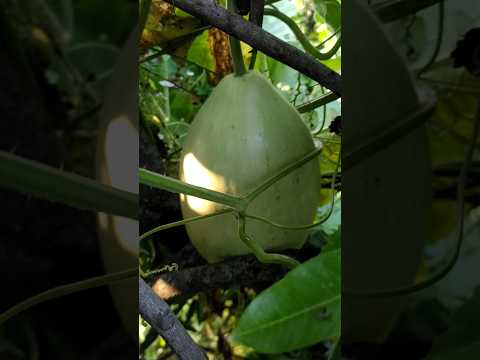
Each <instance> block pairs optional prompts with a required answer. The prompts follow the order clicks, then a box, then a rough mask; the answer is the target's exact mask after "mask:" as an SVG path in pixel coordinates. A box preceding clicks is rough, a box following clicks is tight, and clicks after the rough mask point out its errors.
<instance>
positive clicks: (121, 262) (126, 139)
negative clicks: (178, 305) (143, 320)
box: [96, 30, 139, 341]
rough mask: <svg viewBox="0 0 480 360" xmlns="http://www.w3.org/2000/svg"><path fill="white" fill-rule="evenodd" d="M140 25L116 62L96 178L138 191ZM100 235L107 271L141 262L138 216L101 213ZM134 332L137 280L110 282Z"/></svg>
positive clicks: (103, 118)
mask: <svg viewBox="0 0 480 360" xmlns="http://www.w3.org/2000/svg"><path fill="white" fill-rule="evenodd" d="M138 37H139V35H138V30H135V31H133V32H132V34H131V35H130V38H129V39H128V42H127V43H126V45H125V47H124V48H123V50H122V52H121V53H120V55H119V57H118V61H117V64H116V65H115V68H114V71H113V74H112V77H111V81H110V84H109V86H108V88H107V91H106V95H105V98H104V103H103V108H102V111H101V113H100V121H101V124H100V129H99V134H98V139H97V159H96V170H97V178H98V179H99V181H101V182H102V183H104V184H107V185H110V186H113V187H116V188H119V189H121V190H126V191H130V192H133V193H138V176H137V174H138V107H137V96H138V95H137V93H138V80H137V79H138ZM97 228H98V237H99V241H100V248H101V253H102V258H103V263H104V267H105V270H106V272H107V273H111V272H117V271H123V270H127V269H129V268H132V267H136V266H138V221H136V220H132V219H127V218H122V217H118V216H112V215H108V214H104V213H99V214H98V227H97ZM110 290H111V292H112V296H113V301H114V304H115V307H116V309H117V311H118V312H119V314H120V316H121V319H122V321H123V324H124V325H125V327H126V329H127V330H128V332H129V334H130V336H132V338H133V339H134V340H135V341H138V312H137V311H138V280H137V279H135V278H134V279H129V280H126V281H122V282H120V283H118V284H115V285H112V286H111V287H110Z"/></svg>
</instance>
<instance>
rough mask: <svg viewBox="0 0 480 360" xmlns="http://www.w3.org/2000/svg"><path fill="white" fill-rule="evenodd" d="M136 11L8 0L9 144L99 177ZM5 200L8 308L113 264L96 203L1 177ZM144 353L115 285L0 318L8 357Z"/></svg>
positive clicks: (3, 106)
mask: <svg viewBox="0 0 480 360" xmlns="http://www.w3.org/2000/svg"><path fill="white" fill-rule="evenodd" d="M137 17H138V4H137V2H136V1H127V0H112V1H108V2H98V1H91V0H86V1H73V0H71V1H70V0H62V1H58V0H31V1H15V0H6V1H4V2H2V13H1V14H0V27H1V32H0V41H1V43H2V52H1V55H0V66H1V67H2V73H1V79H2V84H3V85H2V88H1V90H0V110H1V112H2V121H1V123H0V149H1V150H2V151H7V152H11V153H13V154H15V155H17V156H21V157H24V158H27V159H31V160H35V161H38V162H41V163H44V164H47V165H50V166H52V167H55V168H59V169H63V170H65V171H66V172H73V173H77V174H80V175H83V176H86V177H89V178H95V170H94V169H95V148H96V141H97V139H96V135H97V133H96V131H97V127H98V119H99V118H98V112H99V110H100V107H101V105H102V102H103V92H104V89H105V84H106V83H107V81H108V78H109V76H110V74H111V71H112V69H113V66H114V63H115V61H116V58H117V55H118V53H119V49H120V48H121V46H123V44H124V42H125V40H126V38H127V36H128V35H129V34H130V32H131V31H132V29H133V27H134V25H135V24H136V22H137ZM132 70H133V69H132ZM0 176H1V170H0ZM0 203H1V204H2V209H3V212H2V214H3V215H2V226H1V227H0V238H1V239H2V240H1V241H0V273H1V274H2V279H3V281H4V284H3V286H4V287H3V290H2V292H1V296H0V308H1V309H0V312H3V311H5V310H6V309H8V308H9V307H11V306H12V305H14V304H16V303H19V302H20V301H22V300H25V299H26V298H29V297H31V296H33V295H37V294H38V293H40V292H42V291H45V290H47V289H50V288H52V287H55V286H60V285H64V284H68V283H72V282H75V281H80V280H84V279H87V278H91V277H94V276H98V275H99V274H103V273H104V270H103V264H102V259H101V256H100V252H99V246H98V242H97V238H96V221H95V216H96V214H95V213H94V212H90V211H81V210H77V209H74V208H71V207H68V206H64V205H61V204H57V203H52V202H49V201H46V200H42V199H37V198H35V197H32V196H29V195H25V194H20V193H16V192H12V191H7V190H3V189H1V190H0ZM137 354H138V349H137V347H136V344H135V342H134V341H133V340H132V339H131V338H129V337H128V334H127V333H126V331H125V330H124V329H123V327H122V325H121V322H120V319H119V317H118V314H117V313H116V311H115V310H114V307H113V303H112V300H111V296H110V293H109V290H108V288H107V287H104V288H99V289H93V290H89V291H86V292H82V293H79V294H76V295H73V296H67V297H64V298H61V299H58V300H54V301H51V302H47V303H45V304H42V305H39V306H38V307H35V308H32V309H31V310H29V311H26V312H25V313H23V314H21V315H19V316H18V317H15V318H13V319H12V320H11V321H9V322H7V323H5V324H2V325H1V326H0V358H1V359H11V360H23V359H32V360H33V359H50V360H55V359H73V360H74V359H88V360H94V359H105V358H116V359H130V358H132V357H134V356H137Z"/></svg>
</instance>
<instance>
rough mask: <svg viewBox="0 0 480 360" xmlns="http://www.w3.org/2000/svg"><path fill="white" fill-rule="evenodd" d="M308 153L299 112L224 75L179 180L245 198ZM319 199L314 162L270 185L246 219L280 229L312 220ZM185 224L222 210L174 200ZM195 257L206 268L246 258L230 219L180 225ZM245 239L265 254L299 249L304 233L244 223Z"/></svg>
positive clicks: (246, 80) (195, 127) (193, 134)
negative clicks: (201, 259)
mask: <svg viewBox="0 0 480 360" xmlns="http://www.w3.org/2000/svg"><path fill="white" fill-rule="evenodd" d="M314 148H315V146H314V143H313V140H312V138H311V135H310V132H309V131H308V128H307V127H306V125H305V124H304V123H303V121H302V119H301V117H300V115H299V114H298V112H297V111H296V110H295V109H294V108H293V107H292V106H291V105H290V104H289V103H288V102H287V101H286V100H285V99H284V98H283V97H282V95H281V94H280V93H279V92H278V90H277V89H275V88H274V87H273V86H272V84H271V83H270V82H269V81H268V80H267V79H265V78H264V77H263V76H262V75H260V74H258V73H256V72H252V71H251V72H248V73H246V74H244V75H242V76H234V75H233V74H232V75H228V76H227V77H225V78H224V79H223V80H222V81H221V82H220V83H219V84H218V85H217V87H216V88H215V89H214V91H213V92H212V94H211V95H210V97H209V98H208V99H207V101H206V102H205V103H204V105H203V106H202V108H201V109H200V111H199V112H198V114H197V116H196V117H195V119H194V121H193V123H192V125H191V127H190V130H189V133H188V135H187V138H186V140H185V144H184V146H183V151H182V156H181V161H180V179H181V180H182V181H185V182H187V183H190V184H193V185H198V186H202V187H206V188H209V189H211V190H215V191H219V192H224V193H228V194H231V195H245V194H247V193H248V192H249V191H251V190H252V189H254V188H255V187H256V186H257V185H259V184H260V183H261V182H262V181H263V180H265V179H266V178H268V177H270V176H272V175H273V174H274V173H275V172H277V171H278V170H279V169H281V168H283V167H284V166H286V165H288V164H291V163H292V162H294V161H295V160H297V159H299V158H301V157H302V156H305V155H306V154H308V153H309V152H311V151H313V150H314ZM319 196H320V168H319V163H318V160H317V159H314V160H311V161H310V162H308V163H307V164H305V165H303V166H302V167H300V168H298V169H296V170H294V171H293V172H292V173H290V174H289V175H287V176H286V177H284V178H282V179H281V180H280V181H278V182H277V183H275V184H273V185H272V186H271V187H270V188H269V189H267V190H266V191H265V192H264V193H262V194H261V195H260V196H258V197H257V198H256V199H255V200H254V201H253V202H252V203H251V204H250V205H249V207H248V208H247V213H248V214H251V215H257V216H262V217H265V218H268V219H269V220H271V221H273V222H276V223H280V224H285V225H290V226H294V225H304V224H309V223H311V222H312V221H313V220H314V217H315V213H316V209H317V206H318V203H319ZM180 198H181V208H182V214H183V217H184V218H189V217H192V216H198V215H205V214H209V213H212V212H215V211H218V210H219V209H221V208H223V205H221V204H216V203H213V202H210V201H206V200H202V199H198V198H195V197H192V196H185V195H183V194H182V195H181V197H180ZM186 228H187V232H188V235H189V237H190V239H191V241H192V243H193V245H194V246H195V247H196V249H197V250H198V252H199V253H200V254H201V255H202V256H203V257H204V258H205V259H206V260H207V261H209V262H217V261H220V260H222V259H224V258H225V257H229V256H236V255H242V254H247V253H249V252H250V251H249V249H248V248H247V247H246V246H245V245H244V244H243V242H242V241H241V240H240V238H239V236H238V234H237V226H236V219H235V218H234V215H233V214H224V215H219V216H216V217H213V218H209V219H206V220H202V221H198V222H194V223H190V224H187V225H186ZM246 231H247V234H248V235H249V236H250V237H252V238H253V240H254V241H256V242H257V243H258V244H260V245H261V246H262V247H263V248H264V249H265V250H267V251H268V250H273V251H277V250H283V249H287V248H300V247H301V246H302V245H303V244H304V242H305V239H306V235H307V233H306V231H304V230H302V231H299V230H283V229H278V228H274V227H272V226H271V225H268V224H265V223H261V222H258V221H255V220H251V219H248V220H247V223H246Z"/></svg>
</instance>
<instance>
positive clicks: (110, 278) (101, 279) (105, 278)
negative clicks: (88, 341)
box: [0, 267, 138, 324]
mask: <svg viewBox="0 0 480 360" xmlns="http://www.w3.org/2000/svg"><path fill="white" fill-rule="evenodd" d="M137 276H138V268H137V267H135V268H132V269H129V270H125V271H120V272H116V273H112V274H108V275H102V276H98V277H94V278H91V279H88V280H83V281H78V282H75V283H72V284H68V285H63V286H59V287H56V288H53V289H50V290H47V291H45V292H43V293H41V294H38V295H35V296H33V297H31V298H29V299H27V300H25V301H22V302H20V303H18V304H17V305H15V306H13V307H11V308H10V309H8V310H7V311H5V312H4V313H3V314H1V315H0V324H3V323H4V322H5V321H7V320H8V319H10V318H11V317H13V316H15V315H17V314H19V313H21V312H23V311H25V310H28V309H29V308H31V307H33V306H35V305H37V304H40V303H43V302H45V301H48V300H52V299H56V298H59V297H62V296H65V295H69V294H73V293H76V292H80V291H83V290H87V289H92V288H96V287H100V286H104V285H108V284H112V283H115V282H118V281H122V280H126V279H129V278H133V277H137Z"/></svg>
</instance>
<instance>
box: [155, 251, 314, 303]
mask: <svg viewBox="0 0 480 360" xmlns="http://www.w3.org/2000/svg"><path fill="white" fill-rule="evenodd" d="M282 253H284V254H287V255H289V256H294V257H295V258H297V259H299V260H301V261H305V260H306V259H308V258H310V257H312V256H314V255H315V254H312V253H311V249H310V250H308V249H306V250H305V249H304V250H288V251H284V252H282ZM167 263H169V264H171V263H177V264H178V267H179V269H180V271H173V272H166V273H162V274H161V275H158V274H157V275H155V277H154V278H153V279H152V281H151V283H152V289H153V291H154V292H155V293H156V294H157V295H158V296H160V297H161V298H162V299H164V300H165V301H167V302H177V301H178V299H184V298H189V297H191V296H193V295H195V294H197V293H198V292H201V291H209V290H212V289H227V288H232V287H239V286H240V287H243V286H247V287H259V288H264V287H268V286H270V285H271V284H272V283H274V282H276V281H277V280H280V279H281V278H282V277H283V276H284V275H285V274H286V273H287V271H288V269H286V268H284V267H282V266H281V265H274V264H262V263H260V262H259V261H258V260H257V259H256V258H255V256H253V255H244V256H237V257H233V258H228V259H226V260H224V261H222V262H219V263H215V264H207V263H205V261H204V260H203V259H201V258H199V255H198V254H197V253H196V251H195V250H194V249H193V248H191V246H190V245H187V246H186V247H185V248H184V249H182V250H181V251H180V252H179V255H178V261H175V260H174V259H171V261H170V260H169V261H168V262H167Z"/></svg>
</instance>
